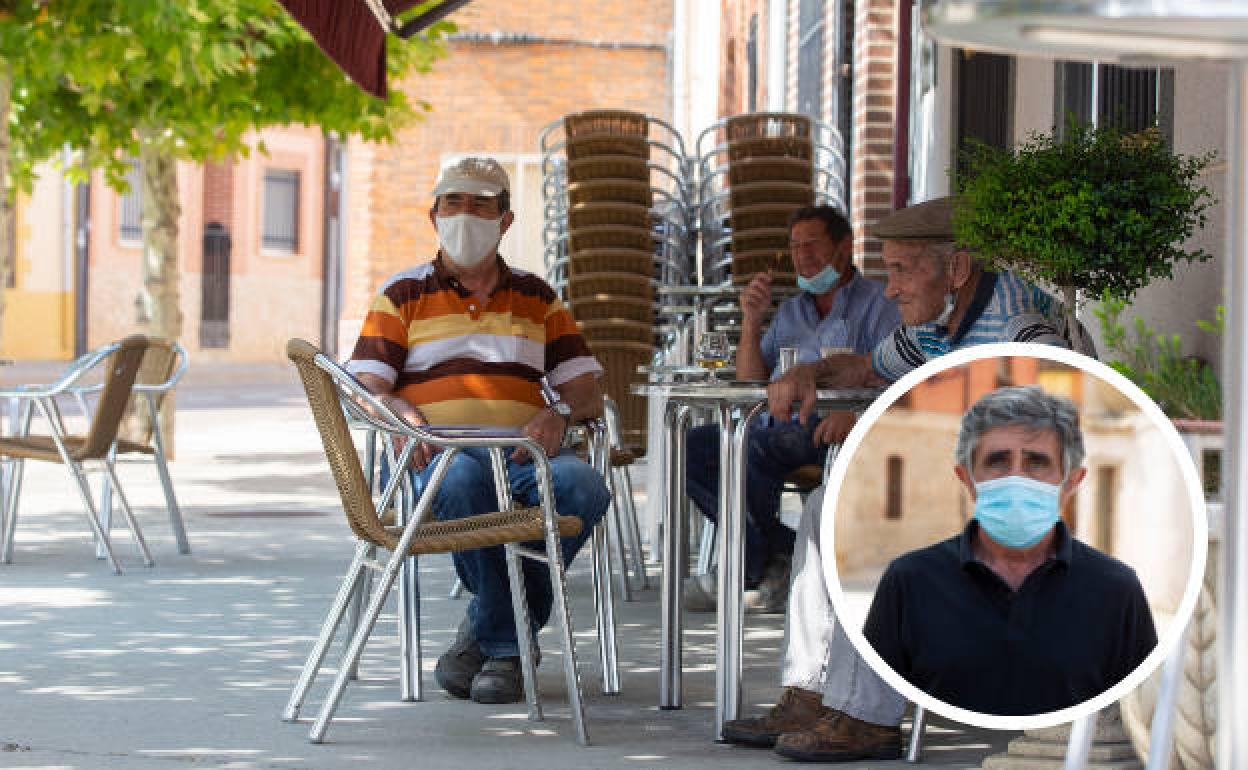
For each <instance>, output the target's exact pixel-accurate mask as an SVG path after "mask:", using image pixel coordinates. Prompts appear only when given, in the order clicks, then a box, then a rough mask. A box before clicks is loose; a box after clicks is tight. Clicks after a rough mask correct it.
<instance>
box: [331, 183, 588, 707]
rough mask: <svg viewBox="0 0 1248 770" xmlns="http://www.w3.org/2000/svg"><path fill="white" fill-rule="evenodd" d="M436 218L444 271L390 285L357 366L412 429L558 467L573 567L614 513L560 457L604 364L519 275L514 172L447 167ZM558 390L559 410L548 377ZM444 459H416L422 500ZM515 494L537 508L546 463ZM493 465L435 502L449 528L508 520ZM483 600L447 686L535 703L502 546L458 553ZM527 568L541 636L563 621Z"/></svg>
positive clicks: (457, 466) (470, 464) (445, 488)
mask: <svg viewBox="0 0 1248 770" xmlns="http://www.w3.org/2000/svg"><path fill="white" fill-rule="evenodd" d="M433 197H434V203H433V208H432V209H430V211H429V221H430V222H431V223H432V224H433V226H434V228H435V229H436V230H437V233H438V241H439V243H440V244H441V248H440V249H439V250H438V253H437V255H436V256H435V257H434V259H433V261H431V262H427V263H425V264H422V265H419V266H417V267H413V268H410V269H408V270H404V271H403V272H401V273H398V274H397V275H395V276H393V277H391V278H390V279H389V280H387V281H386V282H385V284H384V285H383V286H382V287H381V292H380V293H379V294H378V295H377V297H376V299H374V300H373V304H372V307H371V308H370V309H369V311H368V316H367V317H366V318H365V319H364V326H363V328H362V329H361V330H360V338H359V341H358V342H357V343H356V346H355V352H354V353H353V354H352V355H351V361H350V362H349V364H348V369H349V370H350V371H351V372H352V373H353V374H354V375H355V376H356V377H357V378H358V379H359V381H360V382H361V383H362V384H363V385H364V386H365V387H367V388H368V389H369V390H371V391H372V392H374V393H377V394H380V395H382V396H383V397H384V400H385V402H386V403H387V404H388V405H389V406H390V407H391V408H392V409H394V410H395V412H397V413H398V414H399V415H401V416H402V417H403V418H405V419H406V420H407V421H408V422H410V423H412V424H413V425H497V426H504V427H512V428H520V429H521V430H522V431H523V433H524V434H525V435H527V436H529V437H530V438H532V439H534V440H535V441H537V442H538V444H540V445H541V447H542V448H543V449H544V450H545V452H546V454H547V455H549V457H550V468H551V477H552V481H553V487H554V497H555V505H556V506H557V508H558V510H559V513H560V514H563V515H570V516H577V517H578V518H580V519H581V521H582V522H583V524H584V527H583V529H582V530H581V534H580V535H577V536H575V537H565V538H563V540H562V543H561V545H562V550H563V558H564V561H565V562H571V560H572V557H573V556H575V555H576V552H577V550H578V549H579V548H580V547H581V545H582V544H583V543H584V542H585V539H586V538H587V537H589V534H590V532H591V530H592V529H593V527H594V525H595V524H597V522H598V520H599V519H601V518H602V515H603V514H604V513H606V510H607V505H608V503H609V502H610V496H609V495H608V493H607V488H606V484H605V482H604V481H603V479H602V477H601V476H600V475H599V474H598V473H597V472H596V471H594V470H593V469H592V468H590V467H589V466H588V465H586V464H585V463H584V462H582V461H580V460H579V459H577V458H576V457H575V456H574V455H572V454H571V453H568V452H561V451H560V447H561V445H562V443H563V437H564V433H565V431H566V430H567V427H568V425H569V424H570V423H571V422H574V421H578V420H583V419H586V418H589V417H594V416H597V415H600V414H601V413H602V393H601V391H600V390H599V386H598V377H599V375H601V373H602V367H601V366H600V365H599V364H598V362H597V361H596V360H595V359H594V357H593V355H592V354H591V353H590V351H589V346H588V345H587V344H586V343H585V339H584V338H583V337H581V334H580V332H579V331H578V330H577V327H576V322H575V321H574V320H573V319H572V316H571V314H570V313H569V312H568V310H567V308H565V307H564V306H563V304H562V303H561V302H560V301H559V300H558V298H557V297H556V296H555V293H554V291H553V290H552V289H551V288H550V287H549V286H547V285H546V282H545V281H543V280H542V279H540V278H538V277H537V276H535V275H532V274H530V273H527V272H524V271H522V270H517V269H515V268H511V267H508V265H507V263H505V262H504V261H503V259H502V257H500V256H499V254H498V244H499V240H500V239H501V238H502V236H503V233H504V232H506V231H507V228H508V227H510V226H511V223H512V221H513V219H514V218H515V217H514V214H513V213H512V212H511V208H510V205H509V202H510V191H509V181H508V179H507V172H506V171H504V170H503V168H502V167H501V166H500V165H499V164H498V163H497V162H496V161H494V160H493V159H490V158H465V159H464V160H461V161H459V162H458V163H455V164H454V165H451V166H449V167H447V168H446V169H444V170H443V172H442V174H441V175H440V177H439V178H438V181H437V183H436V185H435V187H434V189H433ZM543 377H545V379H546V380H547V381H548V382H549V383H550V385H551V386H552V387H553V388H554V389H555V390H556V391H557V392H558V394H559V397H560V399H559V401H557V402H556V403H555V404H553V405H551V406H546V405H545V402H544V400H543V397H542V387H541V385H542V379H543ZM433 451H434V450H433V448H431V447H429V446H420V447H417V448H416V450H415V453H414V454H413V458H412V464H413V466H414V467H413V470H412V473H413V482H414V484H415V486H416V489H417V490H419V489H421V488H422V487H423V486H424V484H426V483H427V481H428V479H429V476H430V475H431V473H432V468H433V465H432V464H431V460H432V456H433ZM507 474H508V478H509V480H510V484H511V493H512V495H513V497H514V498H515V499H516V501H517V502H519V503H520V504H521V505H536V504H537V501H538V490H537V484H536V474H535V473H534V471H533V464H532V462H531V460H530V458H529V457H528V455H527V454H525V453H524V452H523V450H519V449H517V450H516V452H515V453H513V454H512V456H511V457H510V458H509V460H508V463H507ZM498 505H499V503H498V500H497V499H496V497H495V494H494V482H493V473H492V471H491V466H490V458H489V455H488V453H487V452H486V451H484V450H474V449H469V450H464V451H461V452H460V453H459V454H457V455H456V456H455V458H454V462H453V463H452V465H451V467H450V469H449V470H448V472H447V474H446V478H445V480H444V481H443V484H442V487H441V488H440V489H439V490H438V495H437V498H436V499H435V500H434V511H435V514H436V515H437V517H438V518H439V519H443V520H446V519H459V518H464V517H467V516H473V515H476V514H481V513H487V512H490V511H496V510H499V507H498ZM453 558H454V562H455V571H456V572H457V573H458V574H459V577H460V579H461V580H462V581H463V583H464V585H465V586H466V587H467V588H468V590H469V591H471V592H472V594H473V597H472V601H470V602H469V603H468V609H467V612H466V616H465V618H464V621H463V622H462V623H461V624H460V627H459V633H458V635H457V636H456V638H455V641H454V643H453V644H452V645H451V647H450V649H449V650H447V651H446V653H445V654H444V655H442V657H440V658H439V659H438V663H437V667H436V669H435V671H434V673H435V675H436V677H437V680H438V683H439V684H440V685H441V686H442V687H443V689H445V690H446V691H447V692H448V693H450V694H451V695H453V696H455V697H457V698H469V697H471V698H472V699H473V700H475V701H477V702H479V703H511V702H514V701H518V700H520V698H521V696H522V693H523V686H522V685H523V682H522V681H521V674H520V665H519V645H518V643H517V640H516V627H515V621H514V617H513V615H512V608H511V590H510V588H509V586H508V579H507V565H506V561H505V558H504V553H503V548H502V546H496V547H492V548H479V549H476V550H472V551H463V552H457V553H455V554H453ZM522 561H523V562H524V573H525V581H524V582H525V593H526V595H527V597H528V606H529V612H530V616H531V618H532V621H533V624H534V628H533V629H526V631H525V632H526V633H529V632H532V633H534V634H535V633H536V632H537V629H539V628H541V627H542V626H543V625H545V623H546V621H547V620H548V619H549V617H550V612H551V605H552V602H553V598H554V597H553V595H552V594H551V590H550V580H549V578H548V576H547V575H546V574H545V570H546V567H545V566H543V565H540V564H537V563H536V562H533V561H531V560H529V559H524V560H522Z"/></svg>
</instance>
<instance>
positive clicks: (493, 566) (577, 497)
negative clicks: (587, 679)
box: [411, 449, 611, 657]
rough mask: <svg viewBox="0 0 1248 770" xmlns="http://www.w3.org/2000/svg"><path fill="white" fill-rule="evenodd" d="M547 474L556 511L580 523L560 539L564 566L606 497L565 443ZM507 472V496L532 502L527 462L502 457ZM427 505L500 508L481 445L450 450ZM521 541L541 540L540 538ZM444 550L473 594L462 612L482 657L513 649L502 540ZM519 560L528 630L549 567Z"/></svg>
mask: <svg viewBox="0 0 1248 770" xmlns="http://www.w3.org/2000/svg"><path fill="white" fill-rule="evenodd" d="M508 453H510V450H508ZM435 465H436V462H434V463H430V464H429V466H428V467H427V468H425V470H423V471H420V472H417V471H411V475H412V483H413V488H414V489H415V490H416V492H417V493H418V494H419V493H420V492H422V491H423V490H424V488H425V485H426V484H427V483H428V480H429V477H430V476H431V475H432V474H433V468H434V467H435ZM550 474H551V480H552V482H553V483H552V486H553V491H554V498H555V510H557V511H558V512H559V514H561V515H564V516H576V517H577V518H579V519H580V520H581V521H582V523H584V525H585V526H584V527H583V528H582V529H581V533H580V534H579V535H576V536H574V537H565V538H562V539H561V546H562V549H563V564H564V566H565V567H566V566H567V565H569V564H571V563H572V557H574V556H575V555H576V552H577V551H579V550H580V548H581V546H582V545H583V544H584V543H585V541H586V540H587V539H588V538H589V535H590V533H591V532H592V531H593V528H594V525H596V524H597V523H598V521H599V520H600V519H601V518H602V516H603V514H605V513H606V512H607V506H608V505H609V504H610V502H611V497H610V493H609V492H608V491H607V485H606V483H605V482H604V481H603V478H602V476H601V475H599V473H598V472H597V471H595V470H594V469H593V468H591V467H589V466H588V465H587V464H585V463H584V462H583V461H581V460H580V459H578V458H577V457H576V456H575V455H574V454H573V453H572V452H571V451H570V450H568V451H565V452H563V453H561V454H559V455H558V456H556V457H552V458H550ZM507 477H508V480H509V482H510V485H511V494H512V497H513V498H514V499H515V500H516V502H517V503H518V504H520V505H537V504H538V502H539V499H538V490H537V474H536V472H535V471H534V469H533V463H532V462H525V463H517V462H512V461H510V460H508V462H507ZM433 510H434V516H436V517H437V518H438V519H439V520H442V521H449V520H453V519H462V518H465V517H467V516H475V515H478V514H482V513H489V512H491V511H497V510H500V508H499V503H498V499H497V496H496V495H495V494H494V474H493V471H492V470H491V469H490V455H489V450H486V449H463V450H460V451H459V453H458V454H456V455H455V457H454V458H453V459H452V460H451V467H450V468H449V469H448V470H447V473H446V478H445V479H443V481H442V486H441V487H440V488H439V489H438V493H437V496H436V497H435V498H434V501H433ZM529 545H532V546H534V547H542V545H543V544H542V543H530V544H529ZM451 556H452V559H453V560H454V562H455V571H456V573H458V575H459V579H460V580H462V581H463V583H464V587H465V588H467V589H468V590H469V591H471V592H472V594H473V597H472V600H471V601H470V602H469V604H468V612H467V616H468V622H469V623H470V624H471V626H472V632H473V635H474V636H475V637H476V639H477V643H478V644H479V645H480V646H481V650H482V651H483V652H484V653H485V654H486V655H488V656H490V657H506V656H513V655H519V654H520V648H519V645H518V644H517V642H516V625H515V620H514V615H513V614H512V609H511V586H510V584H509V583H508V580H507V561H506V558H505V556H504V552H503V546H501V545H498V546H492V547H489V548H477V549H474V550H471V551H458V552H455V553H453V554H452V555H451ZM520 562H521V565H522V567H523V571H524V588H525V595H526V597H527V598H528V604H529V618H530V621H531V622H532V624H533V629H532V630H533V632H534V633H536V632H537V630H538V629H540V628H542V627H543V626H545V625H546V622H547V621H548V620H549V619H550V611H551V607H552V605H553V603H554V595H553V594H552V593H551V586H550V570H549V568H548V567H547V566H546V565H545V564H541V563H539V562H536V561H533V560H532V559H521V560H520Z"/></svg>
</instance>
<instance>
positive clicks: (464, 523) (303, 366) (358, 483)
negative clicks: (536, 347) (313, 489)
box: [283, 339, 589, 745]
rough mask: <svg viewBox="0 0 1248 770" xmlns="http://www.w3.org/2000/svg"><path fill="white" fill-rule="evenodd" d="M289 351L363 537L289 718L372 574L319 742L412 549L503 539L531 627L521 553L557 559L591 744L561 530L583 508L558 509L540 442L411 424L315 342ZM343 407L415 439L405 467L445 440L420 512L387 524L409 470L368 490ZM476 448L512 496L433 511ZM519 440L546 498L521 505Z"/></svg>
mask: <svg viewBox="0 0 1248 770" xmlns="http://www.w3.org/2000/svg"><path fill="white" fill-rule="evenodd" d="M286 352H287V356H288V357H289V358H290V359H291V361H292V362H294V364H295V367H296V368H297V369H298V372H299V376H300V379H301V380H302V382H303V386H304V390H305V392H306V394H307V398H308V405H309V407H310V408H311V410H312V414H313V417H314V418H315V420H316V425H317V429H318V431H319V432H320V435H321V441H322V443H323V445H324V449H325V455H326V458H327V459H328V461H329V465H330V468H331V470H332V472H333V476H334V481H335V482H336V484H337V486H338V492H339V496H340V497H341V500H342V506H343V511H344V513H345V514H346V517H347V522H348V524H349V525H350V527H351V531H352V533H353V534H354V535H355V540H356V545H355V556H354V559H353V560H352V563H351V567H350V569H349V570H348V572H347V575H346V577H345V578H344V579H343V581H342V584H341V585H340V587H339V589H338V593H337V595H336V597H335V598H334V601H333V604H332V605H331V607H330V610H329V613H328V615H327V616H326V618H325V622H324V624H323V626H322V628H321V632H320V635H319V637H318V638H317V641H316V643H315V645H314V646H313V648H312V651H311V652H310V654H309V656H308V659H307V662H306V663H305V665H304V667H303V670H302V672H301V673H300V675H299V679H298V681H297V682H296V684H295V687H294V689H293V691H292V692H291V695H290V700H289V701H288V703H287V705H286V709H285V710H284V712H283V718H284V719H285V720H287V721H293V720H295V719H297V718H298V716H299V711H300V709H301V707H302V705H303V702H304V699H305V698H306V696H307V694H308V690H309V689H310V688H311V685H312V683H313V681H314V680H315V678H316V675H317V673H318V672H319V670H320V668H321V665H322V663H323V662H324V659H325V656H326V653H327V652H328V650H329V647H330V644H331V643H332V641H333V638H334V636H335V635H336V634H337V631H338V628H339V626H340V625H341V623H342V620H343V616H344V615H345V614H346V609H347V607H348V605H349V604H350V603H351V602H352V600H353V598H354V595H355V594H356V592H357V591H359V590H362V589H361V587H362V586H363V585H364V584H366V583H367V582H369V581H365V580H363V577H364V575H365V574H367V573H368V571H373V572H377V573H378V576H377V579H376V580H374V581H371V582H373V583H374V584H375V586H374V588H373V591H372V595H371V597H370V598H369V600H368V603H367V608H366V609H365V611H364V613H363V617H362V618H361V619H360V624H359V626H358V628H356V629H355V632H354V633H353V634H352V635H351V640H350V642H349V644H348V645H347V649H346V652H345V653H344V655H343V660H342V662H341V664H340V665H339V667H338V670H337V673H336V675H335V678H334V682H333V684H332V685H331V688H330V692H329V694H328V695H327V696H326V699H325V702H324V704H323V705H322V707H321V711H320V714H319V716H318V717H317V719H316V721H315V722H314V723H313V725H312V729H311V732H310V733H309V739H310V740H311V741H312V742H314V743H320V742H321V741H322V740H323V739H324V736H325V732H326V730H327V729H328V727H329V722H330V720H331V719H332V718H333V715H334V712H335V711H336V710H337V707H338V704H339V702H340V701H341V699H342V696H343V693H344V691H345V689H346V686H347V683H348V681H349V680H350V678H351V675H352V672H353V670H354V668H355V665H356V664H357V663H358V661H359V659H360V656H361V654H362V653H363V651H364V645H365V644H366V643H367V641H368V637H369V636H370V634H371V633H372V630H373V627H374V626H375V625H376V623H377V617H378V616H379V615H380V614H381V609H382V605H383V604H384V603H385V600H386V597H387V595H388V594H389V592H390V589H391V587H393V585H394V582H395V580H396V578H397V577H398V575H399V570H400V568H401V567H402V566H404V563H405V562H406V561H407V560H408V558H409V557H412V556H419V555H423V554H430V553H447V552H452V551H457V550H469V549H473V548H483V547H487V546H494V545H503V546H504V547H505V550H506V557H507V567H508V574H509V578H510V584H511V594H512V602H513V603H512V606H513V611H514V613H515V623H516V628H518V629H523V628H527V627H528V625H529V620H528V610H527V608H526V606H525V601H524V590H523V583H522V581H523V577H522V574H521V570H520V558H521V557H524V558H530V559H535V560H538V561H541V562H544V563H546V564H547V565H548V566H549V567H550V576H551V586H552V589H553V593H554V602H555V603H554V614H555V615H556V616H557V617H558V622H559V626H560V635H559V636H560V641H561V643H562V647H563V659H564V675H565V679H566V683H567V689H568V702H569V705H570V706H571V711H572V721H573V724H574V727H575V730H576V735H577V740H578V741H579V742H580V743H581V744H582V745H586V744H588V742H589V734H588V731H587V730H586V726H585V718H584V709H583V706H582V698H581V687H580V681H579V678H578V675H577V667H576V648H575V643H574V640H573V637H572V629H571V619H570V615H569V611H568V603H567V596H566V592H565V581H564V571H563V560H562V558H561V547H560V541H559V538H560V537H564V536H569V535H574V534H576V533H578V532H579V531H580V529H581V526H582V524H581V521H580V519H578V518H576V517H573V516H559V515H557V514H556V513H555V507H554V500H553V489H552V484H551V481H550V466H549V463H548V461H547V460H546V457H545V454H544V453H543V452H542V451H541V448H540V447H538V446H537V444H535V443H534V442H532V441H531V440H529V439H528V438H526V437H524V436H522V435H519V434H518V433H512V432H507V431H499V430H483V429H463V430H439V431H436V432H435V431H433V430H429V429H425V428H416V427H412V426H411V425H409V424H407V423H406V422H405V421H403V420H402V419H401V418H399V417H398V416H397V415H395V414H394V413H393V412H392V411H390V410H389V409H388V408H387V407H386V406H385V405H383V404H382V403H381V402H380V401H378V400H377V399H376V398H374V397H373V396H372V394H370V393H369V392H368V391H367V390H365V389H364V388H363V387H361V386H360V385H359V384H358V383H357V382H356V381H355V379H354V378H352V377H351V376H350V375H349V374H347V372H346V371H345V370H344V369H342V368H341V367H340V366H338V364H336V363H335V362H334V361H332V360H331V359H329V358H328V357H326V356H325V355H324V354H322V353H321V352H320V351H319V350H317V348H316V347H315V346H313V345H311V344H310V343H308V342H305V341H303V340H299V339H292V340H291V341H290V342H289V343H288V344H287V348H286ZM344 407H345V408H346V409H347V410H349V411H350V412H351V413H352V416H353V417H354V418H356V419H357V420H362V421H364V422H367V423H369V424H370V425H372V426H373V427H374V428H375V429H377V430H378V431H379V433H381V434H383V435H386V436H392V437H399V438H403V439H405V440H406V442H407V443H406V446H405V447H404V449H403V451H402V452H401V453H400V454H399V456H398V457H397V458H396V460H395V463H396V467H404V466H406V464H407V463H408V461H409V458H410V456H411V452H412V449H413V448H414V446H415V445H416V443H417V442H425V443H429V444H432V445H434V446H437V447H440V448H442V450H443V451H442V452H440V454H439V456H438V459H437V460H435V462H436V463H437V465H436V467H435V468H434V470H433V472H432V475H431V476H430V479H429V483H428V486H427V488H426V489H425V491H424V492H423V493H422V494H421V495H420V498H419V500H418V501H417V502H416V505H415V508H414V512H413V514H412V516H411V518H410V520H408V521H407V522H406V523H404V524H402V525H393V526H387V525H386V524H385V523H383V521H382V518H381V516H380V514H379V512H380V511H383V510H385V509H386V508H387V507H388V506H389V504H390V502H391V500H392V499H393V498H394V495H395V494H396V492H397V490H398V488H399V487H400V485H401V484H403V483H404V479H405V474H401V473H396V474H393V475H392V476H391V478H390V481H389V483H388V484H387V485H386V489H385V490H384V491H383V492H382V494H381V500H380V502H377V503H375V501H374V500H373V497H372V495H371V494H370V492H369V484H368V481H367V480H366V479H365V477H364V472H363V470H362V469H361V467H360V459H359V455H358V454H357V453H356V448H355V444H354V442H353V441H352V440H351V432H350V427H349V425H348V418H347V416H346V414H344ZM468 447H484V448H488V449H489V450H490V454H491V456H492V458H493V467H494V478H495V484H496V486H497V487H498V488H499V489H500V490H501V492H502V494H500V495H499V499H500V500H501V501H503V505H502V507H503V510H501V511H499V512H496V513H488V514H482V515H479V516H473V517H470V518H467V519H461V520H456V521H436V520H434V519H433V511H432V503H433V499H434V497H435V496H436V493H437V490H438V488H439V487H440V486H441V484H442V481H443V479H444V478H445V476H446V472H447V470H448V469H449V468H450V460H451V459H452V458H453V457H454V455H455V454H456V453H458V452H459V451H460V450H461V449H464V448H468ZM514 447H524V448H525V449H527V450H528V451H529V454H530V455H531V456H532V458H533V460H532V461H533V462H534V463H535V464H536V465H535V468H536V472H537V478H538V489H539V493H540V496H541V501H542V504H541V505H539V506H536V507H532V508H521V509H513V508H512V505H511V495H510V494H509V490H508V487H507V481H506V460H505V456H504V451H505V450H509V449H511V448H514ZM534 540H536V541H541V542H542V543H544V545H545V551H544V552H543V551H538V550H535V549H532V548H528V547H525V546H523V545H521V544H522V543H525V542H529V541H534ZM378 549H381V550H383V551H386V552H388V553H389V554H390V555H389V557H388V558H387V559H386V560H385V561H384V562H381V561H379V560H377V559H375V558H374V557H373V554H375V553H376V551H377V550H378ZM413 598H415V597H413ZM404 611H405V610H404ZM518 641H519V646H520V658H521V669H522V671H523V676H524V689H525V696H526V700H527V701H528V704H529V718H530V719H533V720H540V719H541V718H542V711H541V705H540V702H539V700H538V693H537V679H536V666H535V664H534V661H533V650H532V640H531V638H530V637H529V635H528V634H525V633H521V634H518ZM418 670H419V669H418Z"/></svg>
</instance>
